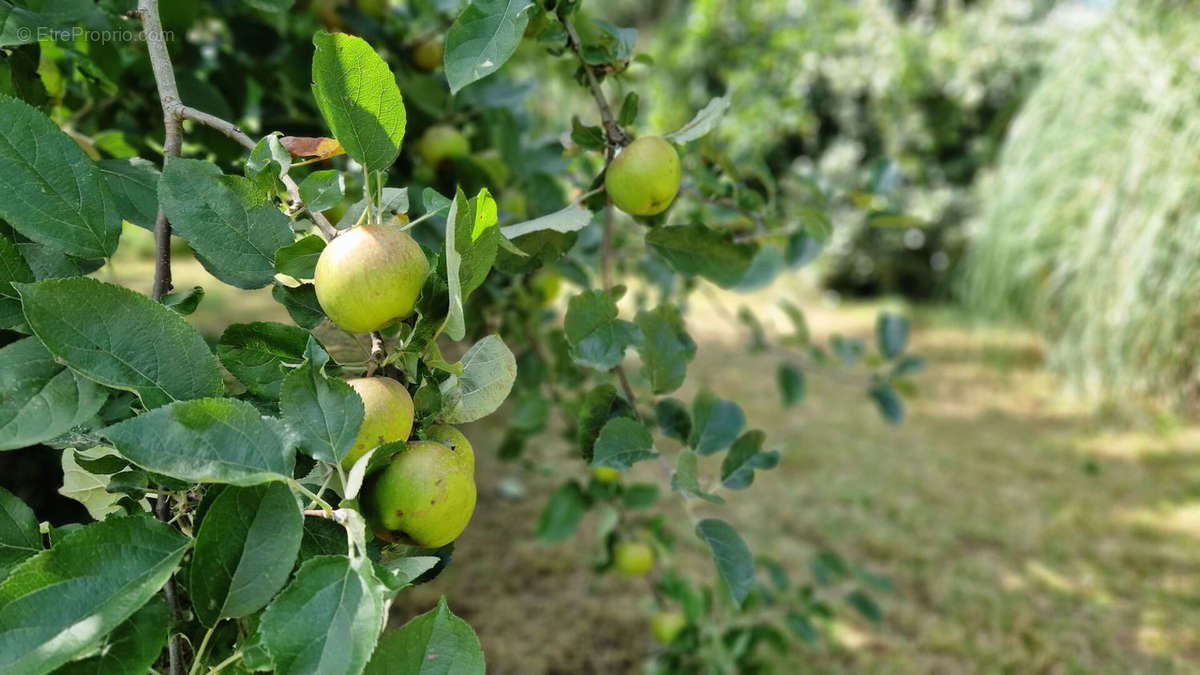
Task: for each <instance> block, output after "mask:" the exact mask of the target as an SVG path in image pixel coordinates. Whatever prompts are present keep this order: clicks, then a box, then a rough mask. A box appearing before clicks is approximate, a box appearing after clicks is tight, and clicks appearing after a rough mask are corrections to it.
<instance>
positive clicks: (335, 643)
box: [259, 555, 385, 675]
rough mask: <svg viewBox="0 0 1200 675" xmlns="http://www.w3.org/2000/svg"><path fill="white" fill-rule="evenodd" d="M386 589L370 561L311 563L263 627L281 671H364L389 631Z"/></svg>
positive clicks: (322, 559) (332, 674) (338, 558)
mask: <svg viewBox="0 0 1200 675" xmlns="http://www.w3.org/2000/svg"><path fill="white" fill-rule="evenodd" d="M382 590H383V587H382V586H381V584H380V582H379V581H378V580H377V579H376V578H375V576H374V573H373V572H372V571H371V567H370V563H369V561H366V560H359V561H357V562H356V561H352V560H350V559H349V558H347V557H346V556H342V555H326V556H318V557H315V558H312V559H310V560H308V561H306V562H305V563H304V564H303V565H301V566H300V569H299V571H297V572H296V576H295V578H294V579H292V582H291V583H290V584H288V586H287V588H285V589H283V592H282V593H280V594H279V595H278V596H277V597H276V598H275V600H274V602H272V603H271V604H270V605H269V606H268V607H267V610H266V611H265V612H263V615H262V622H261V624H260V625H259V630H260V631H261V632H262V636H263V640H264V642H265V643H266V646H267V650H268V651H270V653H271V660H272V661H273V662H274V664H275V672H276V673H278V674H279V675H288V674H290V673H321V674H322V675H342V674H345V675H357V674H358V673H360V672H362V670H363V668H364V667H365V666H366V664H367V660H368V659H369V658H370V657H371V652H372V651H373V650H374V649H375V643H376V641H378V640H379V632H380V630H381V629H382V628H383V621H384V618H385V617H384V613H383V599H382Z"/></svg>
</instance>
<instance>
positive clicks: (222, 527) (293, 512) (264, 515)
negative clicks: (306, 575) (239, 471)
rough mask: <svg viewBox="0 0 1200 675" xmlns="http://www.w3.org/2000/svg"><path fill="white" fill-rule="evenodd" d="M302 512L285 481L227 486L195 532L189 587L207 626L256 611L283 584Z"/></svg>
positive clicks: (294, 550) (293, 558) (300, 529)
mask: <svg viewBox="0 0 1200 675" xmlns="http://www.w3.org/2000/svg"><path fill="white" fill-rule="evenodd" d="M303 534H304V514H303V513H302V512H301V511H300V505H299V504H298V503H297V502H296V497H295V496H294V495H293V494H292V491H291V490H289V489H288V487H287V485H285V484H283V483H270V484H267V485H256V486H253V487H244V488H243V487H235V486H230V487H227V488H225V489H224V490H222V491H221V494H220V495H218V496H217V498H216V500H214V501H213V503H212V505H211V506H210V507H209V508H208V511H207V512H206V513H205V516H204V520H203V521H202V522H201V523H200V530H199V531H198V532H197V533H196V548H195V551H193V553H192V568H191V576H190V577H189V583H188V589H189V591H190V597H191V600H192V609H193V610H195V612H196V616H197V617H199V619H200V620H201V621H203V622H204V624H205V625H207V626H212V625H215V624H216V622H217V621H218V620H220V619H223V618H234V619H237V618H241V617H244V616H248V615H250V614H253V613H254V612H257V611H258V610H260V609H262V608H263V607H265V606H266V605H267V603H268V602H270V601H271V598H273V597H274V596H275V594H276V593H277V592H279V589H281V588H283V585H284V584H285V583H287V580H288V575H290V574H291V572H292V566H293V565H295V564H296V554H297V553H299V551H300V539H301V537H302V536H303Z"/></svg>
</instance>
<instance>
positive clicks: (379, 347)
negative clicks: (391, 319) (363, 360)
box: [367, 330, 387, 377]
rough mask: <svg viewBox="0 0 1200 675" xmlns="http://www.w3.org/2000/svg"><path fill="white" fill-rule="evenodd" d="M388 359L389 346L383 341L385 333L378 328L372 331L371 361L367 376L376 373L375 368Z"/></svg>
mask: <svg viewBox="0 0 1200 675" xmlns="http://www.w3.org/2000/svg"><path fill="white" fill-rule="evenodd" d="M386 360H387V346H386V345H384V343H383V334H382V333H380V332H379V331H377V330H373V331H371V363H370V364H368V365H367V377H371V376H372V375H374V374H375V370H376V369H378V368H379V367H380V366H382V365H383V362H384V361H386Z"/></svg>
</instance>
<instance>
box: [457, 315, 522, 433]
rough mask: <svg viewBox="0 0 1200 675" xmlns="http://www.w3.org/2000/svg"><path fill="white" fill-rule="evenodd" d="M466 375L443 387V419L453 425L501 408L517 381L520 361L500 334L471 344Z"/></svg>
mask: <svg viewBox="0 0 1200 675" xmlns="http://www.w3.org/2000/svg"><path fill="white" fill-rule="evenodd" d="M462 365H463V373H462V375H460V376H458V377H457V378H456V377H455V376H453V375H452V376H451V377H450V378H449V379H448V380H447V382H452V381H454V382H455V383H456V388H455V385H451V387H445V386H444V387H443V389H442V400H443V410H446V411H447V412H446V413H445V415H444V417H443V419H445V421H447V422H450V423H451V424H461V423H464V422H474V421H475V420H478V419H481V418H483V417H486V416H488V415H490V414H492V412H494V411H495V410H496V408H499V407H500V404H502V403H504V400H505V399H506V398H508V394H509V392H510V391H512V387H513V382H515V381H516V379H517V360H516V358H515V357H514V356H513V354H512V352H511V351H509V349H508V346H507V345H505V344H504V340H501V339H500V336H498V335H489V336H487V337H485V338H483V339H482V340H480V341H479V342H476V343H475V344H473V345H471V348H470V349H468V350H467V353H466V354H464V355H463V358H462Z"/></svg>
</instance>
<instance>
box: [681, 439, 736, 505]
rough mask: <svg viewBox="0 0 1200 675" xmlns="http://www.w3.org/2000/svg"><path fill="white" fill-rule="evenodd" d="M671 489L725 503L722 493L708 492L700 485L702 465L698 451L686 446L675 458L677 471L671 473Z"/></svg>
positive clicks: (708, 500)
mask: <svg viewBox="0 0 1200 675" xmlns="http://www.w3.org/2000/svg"><path fill="white" fill-rule="evenodd" d="M671 489H672V490H678V491H680V492H683V493H685V494H689V495H692V496H694V497H699V498H700V499H703V500H704V501H706V502H711V503H713V504H724V503H725V499H724V498H722V497H721V496H720V495H717V494H713V493H711V492H707V491H705V490H704V488H702V487H701V486H700V465H699V462H698V461H697V459H696V453H694V452H692V451H691V450H689V449H687V448H684V449H683V451H682V452H680V453H679V458H678V459H676V460H675V471H674V473H672V474H671Z"/></svg>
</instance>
